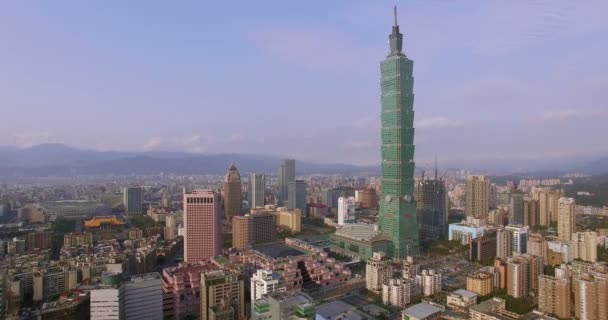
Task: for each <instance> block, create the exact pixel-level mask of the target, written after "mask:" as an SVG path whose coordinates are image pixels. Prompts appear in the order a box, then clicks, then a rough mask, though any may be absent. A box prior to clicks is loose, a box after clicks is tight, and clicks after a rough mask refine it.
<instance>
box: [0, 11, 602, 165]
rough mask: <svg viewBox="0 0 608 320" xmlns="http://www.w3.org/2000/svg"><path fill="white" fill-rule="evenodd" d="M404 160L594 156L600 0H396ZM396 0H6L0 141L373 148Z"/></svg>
mask: <svg viewBox="0 0 608 320" xmlns="http://www.w3.org/2000/svg"><path fill="white" fill-rule="evenodd" d="M397 3H398V6H399V24H400V25H401V30H402V32H403V33H404V37H405V44H404V48H405V53H406V54H407V55H408V56H409V57H410V58H412V59H413V60H414V61H415V65H414V76H415V94H416V99H415V110H416V130H417V131H416V134H417V135H416V144H417V146H416V147H417V154H416V157H417V161H418V162H419V163H425V162H428V161H429V160H430V159H432V158H433V156H434V154H437V155H438V157H439V158H440V159H444V160H445V161H448V160H449V161H472V160H480V159H487V160H492V159H498V158H500V159H504V158H514V159H522V158H524V159H525V158H539V157H553V158H559V157H566V156H582V155H584V156H598V155H606V154H608V143H607V142H606V140H607V138H608V129H607V126H606V124H607V123H608V104H607V101H608V19H606V18H605V16H606V12H608V1H605V0H598V1H572V0H567V1H557V0H554V1H530V0H522V1H430V0H419V1H413V0H412V1H398V2H397ZM392 5H393V1H346V0H344V1H327V0H318V1H214V2H211V1H177V2H176V1H4V2H2V3H0V111H2V112H1V113H0V119H1V122H2V124H1V125H0V145H18V146H29V145H33V144H38V143H44V142H60V143H65V144H68V145H73V146H78V147H86V148H91V149H104V150H107V149H112V150H184V151H194V152H213V153H217V152H238V153H260V154H278V155H285V156H293V157H296V158H298V159H305V160H314V161H319V162H344V163H356V164H371V163H377V162H378V161H379V121H380V120H379V112H380V104H379V65H378V63H379V61H380V60H382V59H383V57H384V56H385V55H386V53H387V51H388V49H387V35H388V33H389V32H390V29H391V24H392Z"/></svg>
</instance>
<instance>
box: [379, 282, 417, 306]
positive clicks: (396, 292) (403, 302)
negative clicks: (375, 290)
mask: <svg viewBox="0 0 608 320" xmlns="http://www.w3.org/2000/svg"><path fill="white" fill-rule="evenodd" d="M415 286H416V283H415V282H414V281H413V280H407V279H398V278H393V279H390V280H388V281H387V282H386V283H385V284H383V285H382V303H384V304H386V305H391V306H393V307H395V308H405V306H407V305H408V304H410V303H411V301H412V298H413V296H414V288H413V287H415Z"/></svg>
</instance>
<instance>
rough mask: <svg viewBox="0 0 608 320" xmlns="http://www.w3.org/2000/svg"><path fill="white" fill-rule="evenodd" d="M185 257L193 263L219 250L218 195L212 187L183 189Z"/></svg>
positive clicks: (215, 253)
mask: <svg viewBox="0 0 608 320" xmlns="http://www.w3.org/2000/svg"><path fill="white" fill-rule="evenodd" d="M183 201H184V261H185V262H189V263H195V262H200V261H204V260H207V259H209V258H212V257H215V256H218V255H220V254H221V253H222V233H221V216H220V196H219V194H218V193H216V192H214V191H213V190H194V191H192V192H190V193H184V200H183Z"/></svg>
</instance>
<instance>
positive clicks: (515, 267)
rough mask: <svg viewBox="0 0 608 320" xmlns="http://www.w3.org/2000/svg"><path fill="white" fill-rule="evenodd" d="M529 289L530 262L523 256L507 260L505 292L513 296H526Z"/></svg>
mask: <svg viewBox="0 0 608 320" xmlns="http://www.w3.org/2000/svg"><path fill="white" fill-rule="evenodd" d="M529 290H530V263H529V261H528V259H526V258H525V257H523V256H519V257H513V258H509V259H508V260H507V294H509V295H510V296H512V297H514V298H523V297H527V296H528V291H529Z"/></svg>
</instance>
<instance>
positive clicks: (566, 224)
mask: <svg viewBox="0 0 608 320" xmlns="http://www.w3.org/2000/svg"><path fill="white" fill-rule="evenodd" d="M558 203H559V206H558V209H557V211H558V218H559V219H558V221H557V237H558V238H559V239H560V240H563V241H570V240H571V239H572V233H574V232H575V231H576V222H575V217H574V199H572V198H560V199H559V202H558Z"/></svg>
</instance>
